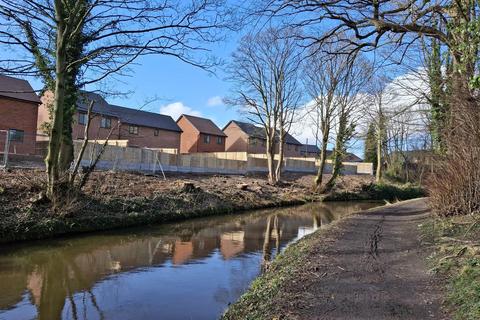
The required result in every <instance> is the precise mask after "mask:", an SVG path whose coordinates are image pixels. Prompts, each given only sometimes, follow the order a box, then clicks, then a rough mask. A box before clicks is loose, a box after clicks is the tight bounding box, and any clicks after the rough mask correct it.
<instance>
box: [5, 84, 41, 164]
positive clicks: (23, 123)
mask: <svg viewBox="0 0 480 320" xmlns="http://www.w3.org/2000/svg"><path fill="white" fill-rule="evenodd" d="M39 105H40V99H39V98H38V96H37V95H36V94H35V91H34V90H33V88H32V87H31V86H30V84H29V83H28V81H26V80H22V79H17V78H13V77H8V76H4V75H0V152H1V153H3V152H4V150H5V143H6V137H7V131H8V136H9V140H10V142H9V153H14V154H24V155H34V154H36V151H37V150H36V132H37V114H38V106H39Z"/></svg>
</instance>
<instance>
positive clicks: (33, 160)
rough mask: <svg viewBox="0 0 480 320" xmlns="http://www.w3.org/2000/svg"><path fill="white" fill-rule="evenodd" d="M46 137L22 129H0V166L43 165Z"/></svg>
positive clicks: (45, 152)
mask: <svg viewBox="0 0 480 320" xmlns="http://www.w3.org/2000/svg"><path fill="white" fill-rule="evenodd" d="M47 139H48V137H47V136H45V135H42V134H36V133H27V132H24V131H22V130H13V129H12V130H0V168H2V167H6V166H7V165H8V166H12V167H15V166H21V167H39V166H43V159H44V158H45V155H46V154H47V143H48V140H47Z"/></svg>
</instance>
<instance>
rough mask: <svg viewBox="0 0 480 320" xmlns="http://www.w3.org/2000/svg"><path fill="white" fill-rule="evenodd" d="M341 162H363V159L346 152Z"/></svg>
mask: <svg viewBox="0 0 480 320" xmlns="http://www.w3.org/2000/svg"><path fill="white" fill-rule="evenodd" d="M343 161H344V162H363V159H362V158H360V157H359V156H357V155H356V154H354V153H351V152H347V154H346V155H345V158H344V159H343Z"/></svg>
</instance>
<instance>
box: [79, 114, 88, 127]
mask: <svg viewBox="0 0 480 320" xmlns="http://www.w3.org/2000/svg"><path fill="white" fill-rule="evenodd" d="M78 124H81V125H86V124H87V114H86V113H84V112H80V113H79V114H78Z"/></svg>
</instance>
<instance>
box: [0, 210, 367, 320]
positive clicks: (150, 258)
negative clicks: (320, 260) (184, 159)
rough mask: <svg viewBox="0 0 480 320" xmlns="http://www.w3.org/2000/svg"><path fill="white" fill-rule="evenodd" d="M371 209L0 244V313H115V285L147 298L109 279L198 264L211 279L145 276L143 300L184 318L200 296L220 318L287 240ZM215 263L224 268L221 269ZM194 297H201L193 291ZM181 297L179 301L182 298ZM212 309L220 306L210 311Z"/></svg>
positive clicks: (280, 213)
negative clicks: (146, 293)
mask: <svg viewBox="0 0 480 320" xmlns="http://www.w3.org/2000/svg"><path fill="white" fill-rule="evenodd" d="M372 206H373V204H368V203H363V204H341V203H337V204H311V205H306V206H302V207H293V208H286V209H272V210H263V211H257V212H252V213H247V214H242V215H233V216H232V215H230V216H224V217H217V218H208V219H198V220H192V221H186V222H183V223H177V224H168V225H164V226H158V227H151V228H142V229H130V230H127V231H124V232H108V233H107V232H106V233H102V234H94V235H87V236H83V237H78V238H70V239H64V240H51V241H43V242H38V243H35V244H24V245H18V246H11V247H6V248H2V250H1V251H0V252H1V253H0V284H1V285H0V286H1V289H2V290H0V318H1V319H4V318H5V319H9V318H13V316H10V315H11V314H13V313H11V312H15V315H20V316H18V317H19V318H31V317H27V316H26V315H27V314H28V312H32V307H34V308H36V317H37V318H38V319H40V320H44V319H48V320H50V319H61V318H70V319H82V318H89V319H90V318H96V319H98V318H99V319H107V318H109V317H110V318H112V317H113V318H116V317H115V312H118V311H115V310H119V309H121V308H122V307H123V305H121V303H122V301H124V300H121V299H120V298H118V299H111V297H110V296H111V294H112V293H111V292H112V290H118V292H116V294H117V295H120V296H121V297H122V298H124V299H127V301H129V302H131V303H134V304H139V303H142V302H145V301H140V300H136V299H146V298H145V296H143V297H138V296H137V293H136V292H135V290H131V291H129V290H119V289H118V288H117V287H111V286H112V285H111V284H110V287H109V284H108V280H109V279H116V278H117V277H124V278H125V277H126V278H128V277H129V276H130V275H133V274H142V273H144V274H147V275H151V277H154V276H155V275H161V274H162V273H165V272H166V271H167V270H168V269H172V268H174V267H176V266H189V265H192V266H195V265H200V266H202V269H201V270H202V272H213V273H211V274H210V277H212V278H211V279H209V281H208V282H205V281H202V277H204V275H203V274H198V275H196V274H194V275H191V276H189V279H193V280H191V282H190V283H189V286H190V287H184V286H175V285H173V286H170V287H168V288H165V287H164V284H163V283H155V282H154V281H147V282H146V283H145V284H144V285H146V286H149V287H150V289H151V292H154V293H155V294H154V295H153V296H152V297H151V298H150V299H152V301H147V302H148V303H150V304H146V305H148V306H149V307H152V306H155V305H157V304H159V303H165V305H168V306H169V307H168V308H172V310H173V309H174V310H173V311H172V310H168V311H171V312H172V313H170V314H172V315H175V316H176V317H177V318H184V317H185V316H186V315H187V313H185V312H187V311H189V310H188V307H187V308H186V307H184V306H182V303H191V301H195V300H199V298H205V299H206V301H207V300H208V299H210V300H208V301H214V302H215V303H217V304H218V305H216V306H215V308H213V306H211V305H208V304H207V303H204V304H205V306H203V305H200V306H199V305H197V306H196V308H197V309H199V308H204V309H205V310H203V311H204V312H205V313H204V314H206V315H209V316H211V317H217V316H218V315H219V313H218V312H221V310H223V309H224V308H225V307H226V305H227V304H228V303H229V302H232V300H234V299H236V298H238V296H239V295H240V294H241V293H242V291H243V290H245V289H246V287H248V284H249V283H250V281H252V280H253V278H254V277H255V275H256V274H258V272H259V271H260V270H266V269H268V266H269V264H270V262H271V260H272V258H274V256H276V255H277V254H278V253H279V252H280V251H281V250H282V248H284V247H285V246H286V245H287V244H288V243H289V242H291V241H294V240H295V239H297V238H299V237H301V236H302V235H304V234H308V233H311V232H313V231H314V230H315V229H317V228H320V227H322V226H323V225H325V224H328V223H330V222H331V221H333V220H335V219H336V218H337V217H338V216H340V215H343V214H347V213H349V212H352V211H358V210H360V209H365V208H369V207H372ZM219 259H220V260H219ZM220 261H221V263H220ZM238 262H241V264H240V265H241V267H240V268H241V269H239V270H240V272H239V273H237V274H236V275H235V277H231V279H230V280H229V281H230V282H228V284H226V283H224V282H222V281H223V280H222V279H224V277H225V274H222V273H221V272H226V273H232V272H233V270H236V269H235V268H238V265H239V264H238ZM210 263H211V266H210ZM252 263H256V265H254V266H253V268H251V269H252V271H251V273H248V272H245V270H246V268H247V267H248V266H249V265H251V264H252ZM219 266H221V267H222V268H224V269H218V268H219ZM255 268H257V269H256V271H255ZM190 270H193V269H189V268H180V269H178V270H177V269H175V270H173V271H174V272H173V271H172V273H171V274H170V273H168V274H169V277H174V278H169V279H171V281H172V283H173V284H174V283H175V282H176V279H177V278H175V277H178V282H182V281H183V279H184V278H185V277H186V276H188V275H189V274H188V272H193V271H190ZM209 270H210V271H209ZM211 270H213V271H211ZM217 270H224V271H221V272H220V271H217ZM129 271H135V272H131V273H129ZM149 272H150V273H149ZM218 272H220V273H218ZM122 279H123V278H122ZM196 279H197V280H198V281H197V280H196ZM217 282H218V283H217ZM206 284H208V285H209V287H208V288H207V287H205V285H206ZM208 290H210V291H208ZM26 292H27V293H28V294H25V293H26ZM174 293H175V294H174ZM195 294H197V295H201V296H192V295H195ZM215 295H217V296H215ZM218 295H221V296H222V297H220V296H218ZM125 296H126V298H125ZM174 296H175V297H176V298H173V297H174ZM178 297H181V298H182V299H184V301H183V300H182V303H180V302H179V301H178ZM209 297H211V298H209ZM207 298H208V299H207ZM169 299H170V300H169ZM175 299H177V300H175ZM132 301H133V302H132ZM214 302H209V303H214ZM112 310H113V311H112ZM123 310H124V309H123ZM163 310H164V309H162V310H160V311H158V310H157V311H156V312H163ZM210 310H217V311H215V312H216V313H215V314H209V313H208V312H211V311H210ZM134 311H135V310H132V311H130V312H134ZM148 311H149V310H147V311H146V312H147V314H148ZM200 311H201V310H199V312H200ZM111 312H113V314H112V313H111ZM182 312H183V313H182ZM152 314H154V312H153V311H152ZM188 314H190V313H188ZM21 315H23V316H21ZM107 315H108V316H107ZM120 316H122V315H120ZM132 316H135V314H134V313H133V314H132ZM18 317H17V318H18ZM124 317H126V316H124ZM147 317H148V316H147Z"/></svg>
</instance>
